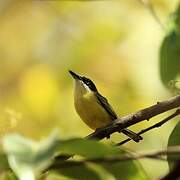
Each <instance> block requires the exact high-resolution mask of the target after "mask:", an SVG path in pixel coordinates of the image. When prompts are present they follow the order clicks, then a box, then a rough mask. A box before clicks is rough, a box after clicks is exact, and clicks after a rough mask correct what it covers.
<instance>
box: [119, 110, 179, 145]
mask: <svg viewBox="0 0 180 180" xmlns="http://www.w3.org/2000/svg"><path fill="white" fill-rule="evenodd" d="M178 115H180V109H177V110H176V112H174V113H173V114H171V115H170V116H168V117H166V118H165V119H163V120H162V121H160V122H158V123H156V124H154V125H152V126H150V127H148V128H146V129H143V130H141V131H139V132H138V133H137V134H138V135H141V134H144V133H146V132H148V131H150V130H152V129H155V128H159V127H161V126H162V125H163V124H165V123H166V122H168V121H169V120H171V119H172V118H174V117H176V116H178ZM129 141H131V139H130V138H127V139H125V140H124V141H121V142H120V143H118V144H116V146H121V145H123V144H125V143H127V142H129Z"/></svg>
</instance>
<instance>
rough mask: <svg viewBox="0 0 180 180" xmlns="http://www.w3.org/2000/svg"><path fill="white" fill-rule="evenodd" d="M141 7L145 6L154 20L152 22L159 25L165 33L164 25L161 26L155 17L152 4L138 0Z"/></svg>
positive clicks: (147, 0)
mask: <svg viewBox="0 0 180 180" xmlns="http://www.w3.org/2000/svg"><path fill="white" fill-rule="evenodd" d="M138 1H139V2H140V3H141V4H142V5H143V6H145V7H146V8H147V9H148V10H149V12H150V13H151V15H152V17H153V18H154V20H155V21H156V22H157V23H158V24H159V26H160V27H161V29H162V31H164V32H166V28H165V27H164V25H163V24H162V22H161V21H160V19H159V17H158V16H157V14H156V12H155V10H154V7H153V5H152V3H151V2H150V1H149V0H146V1H144V0H138Z"/></svg>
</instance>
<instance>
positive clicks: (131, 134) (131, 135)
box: [122, 129, 143, 142]
mask: <svg viewBox="0 0 180 180" xmlns="http://www.w3.org/2000/svg"><path fill="white" fill-rule="evenodd" d="M122 133H123V134H125V135H126V136H128V137H129V138H131V139H132V140H134V141H135V142H139V141H140V140H142V139H143V138H142V137H141V136H140V135H138V134H136V133H135V132H133V131H131V130H129V129H123V130H122Z"/></svg>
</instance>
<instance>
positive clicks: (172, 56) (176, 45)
mask: <svg viewBox="0 0 180 180" xmlns="http://www.w3.org/2000/svg"><path fill="white" fill-rule="evenodd" d="M174 17H175V18H173V20H172V21H173V24H174V26H173V29H172V30H171V32H170V33H169V34H168V35H167V36H166V37H165V38H164V40H163V43H162V45H161V49H160V75H161V80H162V82H163V83H164V84H165V85H166V86H167V85H168V83H169V82H170V81H171V80H178V78H179V77H178V76H179V75H180V60H179V59H180V7H179V8H178V9H177V11H176V12H175V15H174Z"/></svg>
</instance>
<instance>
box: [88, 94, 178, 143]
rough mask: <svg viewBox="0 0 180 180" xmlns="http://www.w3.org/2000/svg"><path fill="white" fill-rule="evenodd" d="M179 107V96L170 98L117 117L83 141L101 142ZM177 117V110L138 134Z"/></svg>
mask: <svg viewBox="0 0 180 180" xmlns="http://www.w3.org/2000/svg"><path fill="white" fill-rule="evenodd" d="M179 106H180V95H177V96H175V97H173V98H170V99H169V100H166V101H162V102H157V104H155V105H153V106H150V107H148V108H145V109H142V110H140V111H137V112H135V113H132V114H129V115H127V116H123V117H119V118H118V119H116V120H115V121H113V122H112V123H111V124H109V125H107V126H105V127H103V128H99V129H98V130H97V131H95V132H93V133H91V134H89V135H88V136H87V137H85V139H97V140H101V139H103V138H105V137H109V136H110V135H111V134H113V133H115V132H121V131H122V130H123V129H124V128H127V127H129V126H132V125H134V124H137V123H140V122H142V121H144V120H149V119H150V118H152V117H154V116H156V115H159V114H161V113H164V112H167V111H169V110H171V109H174V108H178V107H179ZM177 115H179V110H177V111H176V112H175V113H174V114H172V115H171V116H169V117H167V118H165V119H164V120H163V121H162V122H159V123H157V124H155V125H154V126H152V127H149V128H147V129H144V130H142V131H140V132H139V133H141V134H143V133H145V132H147V131H149V130H151V129H153V128H156V127H159V126H161V125H163V124H164V123H166V122H167V121H168V120H170V119H172V118H173V117H175V116H177ZM126 141H127V140H126ZM128 141H129V140H128ZM128 141H127V142H128ZM123 144H124V143H123ZM119 145H121V144H119Z"/></svg>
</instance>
